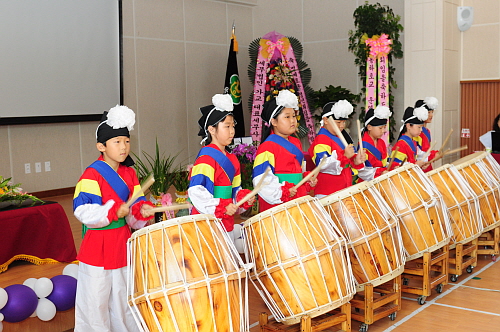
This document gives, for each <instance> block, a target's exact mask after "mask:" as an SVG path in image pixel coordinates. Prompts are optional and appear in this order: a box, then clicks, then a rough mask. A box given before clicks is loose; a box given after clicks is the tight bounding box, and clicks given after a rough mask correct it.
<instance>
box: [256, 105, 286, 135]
mask: <svg viewBox="0 0 500 332" xmlns="http://www.w3.org/2000/svg"><path fill="white" fill-rule="evenodd" d="M284 109H285V107H281V109H280V110H279V111H278V112H276V114H275V115H274V117H272V118H271V119H269V127H268V126H266V125H265V124H264V126H263V128H262V138H261V142H264V141H265V140H266V139H267V138H268V137H269V135H271V130H272V129H273V125H272V124H271V121H272V120H273V119H276V118H277V117H278V116H279V115H280V114H281V112H282V111H283V110H284Z"/></svg>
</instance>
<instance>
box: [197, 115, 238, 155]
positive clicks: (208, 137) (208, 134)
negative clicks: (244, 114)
mask: <svg viewBox="0 0 500 332" xmlns="http://www.w3.org/2000/svg"><path fill="white" fill-rule="evenodd" d="M228 116H232V117H233V121H235V123H236V120H234V116H233V115H232V114H228V115H226V116H225V117H224V119H223V120H221V121H219V122H217V123H216V124H215V126H209V127H214V128H215V131H217V130H219V124H220V123H222V122H224V120H225V119H226V117H228ZM210 143H212V134H210V131H208V130H207V139H206V140H205V142H204V145H205V146H207V145H209V144H210ZM225 149H226V151H228V152H231V149H230V148H229V147H228V146H226V147H225Z"/></svg>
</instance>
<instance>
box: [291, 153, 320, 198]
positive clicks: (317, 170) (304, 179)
mask: <svg viewBox="0 0 500 332" xmlns="http://www.w3.org/2000/svg"><path fill="white" fill-rule="evenodd" d="M325 162H326V156H323V158H321V162H320V163H319V165H318V166H316V167H315V168H314V169H313V170H312V171H311V173H309V174H307V175H306V176H305V177H304V178H303V179H302V180H300V182H299V183H297V184H296V185H295V186H293V187H292V189H295V190H297V189H298V188H299V187H300V186H301V185H303V184H304V183H306V182H307V181H309V180H313V179H315V178H316V176H317V175H318V173H319V171H320V170H321V167H323V164H324V163H325ZM313 176H314V178H313Z"/></svg>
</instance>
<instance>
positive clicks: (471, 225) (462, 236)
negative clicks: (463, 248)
mask: <svg viewBox="0 0 500 332" xmlns="http://www.w3.org/2000/svg"><path fill="white" fill-rule="evenodd" d="M425 174H426V176H427V177H428V178H429V180H431V182H432V183H433V184H434V186H435V187H436V188H437V190H438V191H439V192H440V193H441V195H442V197H443V200H444V203H445V205H446V208H447V210H448V216H449V219H450V224H451V229H452V231H453V235H452V236H451V244H450V249H453V248H455V246H456V244H458V243H462V244H465V243H468V242H470V241H472V240H474V239H476V238H478V237H479V235H481V234H482V233H483V224H482V222H481V215H480V211H479V202H478V199H477V196H476V195H475V193H474V191H473V190H472V188H471V187H470V186H469V185H468V183H467V181H466V180H465V179H464V178H463V176H462V175H461V174H460V172H459V171H458V170H457V169H456V168H455V166H453V165H450V164H446V165H443V166H441V167H439V168H437V169H434V170H432V171H430V172H428V173H425Z"/></svg>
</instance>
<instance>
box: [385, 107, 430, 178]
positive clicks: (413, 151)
mask: <svg viewBox="0 0 500 332" xmlns="http://www.w3.org/2000/svg"><path fill="white" fill-rule="evenodd" d="M427 116H428V112H427V109H426V108H425V107H418V108H415V109H414V108H413V107H407V108H406V110H405V113H404V115H403V120H402V121H403V126H402V127H401V130H400V134H399V139H398V141H397V142H396V144H395V145H394V148H393V149H396V148H397V147H398V148H399V150H398V151H397V152H396V153H395V154H394V161H393V163H392V167H391V169H394V168H395V167H398V166H399V165H401V164H402V163H403V162H405V161H406V162H409V163H412V164H416V165H418V166H420V168H426V167H427V166H428V165H429V163H428V162H427V161H424V160H417V155H418V154H419V152H420V148H419V147H418V146H417V142H415V141H414V140H413V138H414V137H418V136H419V135H420V133H421V132H422V127H423V125H424V122H425V120H427ZM420 153H421V152H420Z"/></svg>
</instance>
